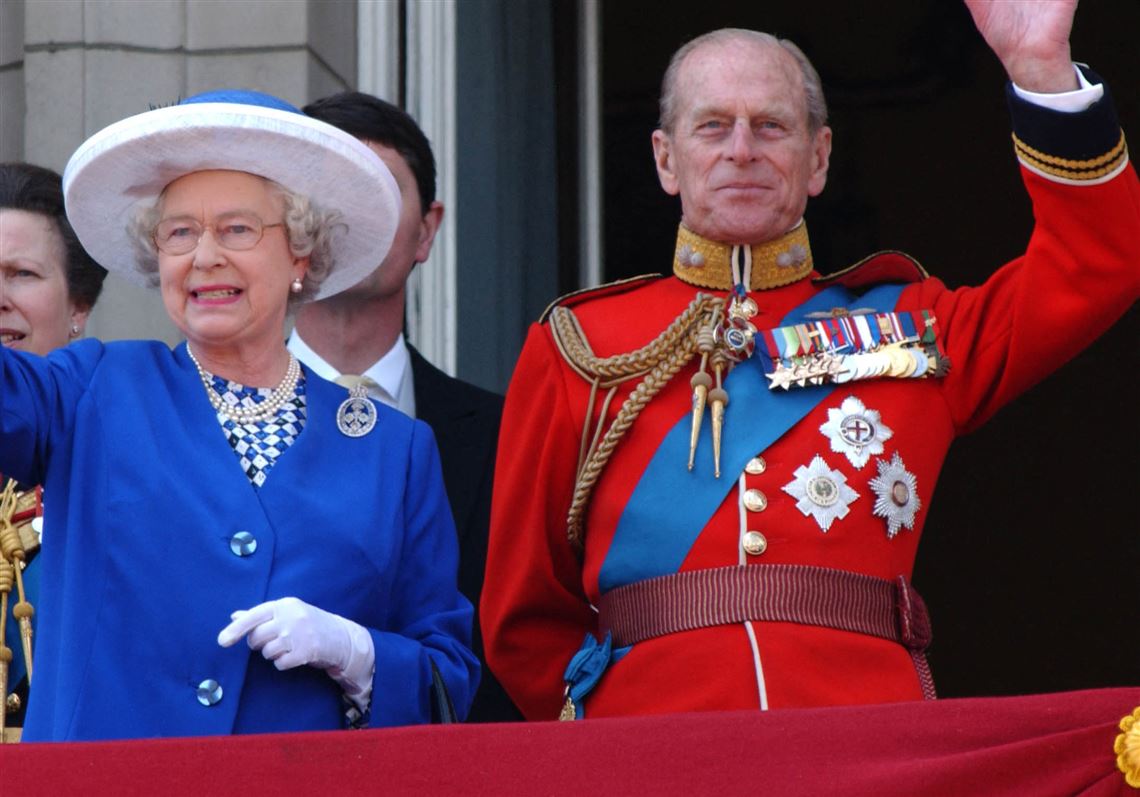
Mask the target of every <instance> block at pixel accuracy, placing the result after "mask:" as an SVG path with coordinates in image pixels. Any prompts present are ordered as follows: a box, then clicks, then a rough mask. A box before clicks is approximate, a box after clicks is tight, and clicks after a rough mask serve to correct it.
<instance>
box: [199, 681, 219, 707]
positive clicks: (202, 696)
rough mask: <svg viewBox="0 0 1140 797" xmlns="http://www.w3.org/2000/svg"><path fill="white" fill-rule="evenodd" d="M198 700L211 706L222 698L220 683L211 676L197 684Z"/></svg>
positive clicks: (204, 704)
mask: <svg viewBox="0 0 1140 797" xmlns="http://www.w3.org/2000/svg"><path fill="white" fill-rule="evenodd" d="M197 695H198V702H199V703H201V704H202V705H203V706H213V705H215V704H217V703H219V702H221V699H222V685H221V684H219V683H218V682H217V681H215V680H214V679H213V678H207V679H206V680H205V681H202V683H200V684H198V690H197Z"/></svg>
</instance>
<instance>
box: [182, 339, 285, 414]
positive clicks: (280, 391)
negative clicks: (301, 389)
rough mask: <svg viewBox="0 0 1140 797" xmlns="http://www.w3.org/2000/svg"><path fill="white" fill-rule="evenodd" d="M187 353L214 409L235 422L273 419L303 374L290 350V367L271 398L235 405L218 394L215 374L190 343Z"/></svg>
mask: <svg viewBox="0 0 1140 797" xmlns="http://www.w3.org/2000/svg"><path fill="white" fill-rule="evenodd" d="M186 353H187V354H189V355H190V359H191V360H192V361H193V363H194V367H195V368H197V369H198V377H199V378H200V379H201V380H202V386H203V387H204V388H206V395H207V396H208V397H209V399H210V404H211V405H212V406H213V407H214V411H215V412H218V413H219V414H221V415H225V416H226V417H227V418H229V419H230V420H232V421H234V422H235V423H264V422H265V421H269V420H272V419H273V418H274V417H275V416H276V415H277V411H278V410H280V409H281V407H282V405H284V404H285V402H286V401H288V400H289V399H291V398H292V397H293V394H294V393H295V392H296V390H297V380H298V379H299V378H300V376H301V365H300V363H299V362H297V358H296V357H294V356H293V353H292V352H289V367H288V368H286V369H285V376H284V378H282V380H281V382H280V384H278V385H277V387H275V388H274V389H273V392H272V393H270V394H269V398H267V399H265V401H262V402H261V403H259V404H257V405H256V406H254V407H242V406H233V405H230V404H227V403H226V402H225V401H224V400H223V399H222V397H221V396H220V395H218V391H216V390H214V384H213V381H214V377H213V374H211V373H210V372H209V371H207V370H206V369H205V368H203V367H202V364H201V363H200V362H198V358H197V357H195V356H194V351H193V350H192V349H191V348H190V345H189V344H187V345H186Z"/></svg>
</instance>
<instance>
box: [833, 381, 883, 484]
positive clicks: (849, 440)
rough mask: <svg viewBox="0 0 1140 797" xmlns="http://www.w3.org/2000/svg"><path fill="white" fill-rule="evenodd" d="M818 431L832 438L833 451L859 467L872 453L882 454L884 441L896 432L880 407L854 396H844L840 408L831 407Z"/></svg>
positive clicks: (864, 463) (865, 462)
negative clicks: (864, 402) (885, 418)
mask: <svg viewBox="0 0 1140 797" xmlns="http://www.w3.org/2000/svg"><path fill="white" fill-rule="evenodd" d="M819 431H820V432H822V433H823V436H824V437H826V438H827V439H828V440H830V441H831V450H832V451H834V452H835V453H837V454H843V455H844V456H846V457H847V459H848V460H849V461H850V462H851V464H852V465H854V466H855V467H856V468H861V467H863V466H864V465H866V464H867V460H869V459H870V458H871V456H872V455H873V454H882V453H883V443H884V442H885V441H887V440H890V439H891V435H893V434H894V432H892V431H891V429H890V428H889V427H888V426H887V425H886V424H885V423H883V420H882V417H881V416H880V415H879V412H878V410H869V409H867V408H866V407H864V406H863V402H862V401H860V400H859V399H857V398H855V397H854V396H848V397H847V398H845V399H843V403H842V404H840V405H839V409H829V410H828V411H827V423H825V424H823V425H822V426H820V427H819Z"/></svg>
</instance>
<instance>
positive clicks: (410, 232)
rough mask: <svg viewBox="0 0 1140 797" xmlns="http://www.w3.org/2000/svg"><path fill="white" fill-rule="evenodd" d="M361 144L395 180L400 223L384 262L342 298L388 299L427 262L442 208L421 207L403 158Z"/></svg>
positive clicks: (385, 148)
mask: <svg viewBox="0 0 1140 797" xmlns="http://www.w3.org/2000/svg"><path fill="white" fill-rule="evenodd" d="M364 143H365V144H367V145H368V148H369V149H370V150H372V151H373V152H375V153H376V154H377V155H379V156H380V159H381V160H382V161H384V164H385V165H386V166H387V167H388V169H389V171H391V172H392V176H393V177H395V178H396V185H397V186H399V188H400V199H401V200H402V202H403V206H402V209H401V210H400V223H399V224H398V225H397V226H396V237H395V238H394V239H392V248H391V249H389V250H388V255H387V257H385V258H384V262H383V263H382V264H381V266H380V268H378V269H376V270H375V271H373V272H372V273H371V274H369V275H368V276H367V277H365V278H364V279H362V280H361V281H360V282H358V283H357V284H356V285H354V286H353V287H351V288H349V289H348V290H347V291H345V296H346V297H349V296H355V297H362V296H367V297H369V298H378V297H388V296H393V295H395V294H397V293H401V292H402V291H403V290H404V283H405V282H407V280H408V275H409V274H411V272H412V268H413V267H414V266H415V265H416V263H422V262H423V261H425V260H427V257H428V254H429V253H430V252H431V245H432V242H433V241H434V240H435V232H436V230H437V229H439V223H440V221H441V220H442V218H443V205H441V204H440V203H439V202H433V203H432V206H431V207H430V208H424V207H421V200H420V191H419V187H418V186H417V185H416V176H415V174H413V173H412V170H411V168H410V167H409V166H408V164H407V162H406V161H405V160H404V157H403V156H402V155H401V154H400V153H399V152H398V151H396V150H395V149H393V148H392V147H388V146H385V145H384V144H378V143H377V142H375V141H367V140H366V141H365V142H364Z"/></svg>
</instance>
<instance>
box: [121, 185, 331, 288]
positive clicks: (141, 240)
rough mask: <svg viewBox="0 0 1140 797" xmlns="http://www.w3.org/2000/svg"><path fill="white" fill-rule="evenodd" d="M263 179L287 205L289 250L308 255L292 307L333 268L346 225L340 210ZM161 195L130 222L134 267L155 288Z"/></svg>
mask: <svg viewBox="0 0 1140 797" xmlns="http://www.w3.org/2000/svg"><path fill="white" fill-rule="evenodd" d="M262 179H263V180H265V182H266V184H267V185H268V186H269V190H270V193H272V194H273V195H275V196H279V197H281V201H282V205H283V207H284V218H283V219H282V222H283V223H284V224H285V230H286V232H287V234H288V236H289V250H290V251H291V252H292V253H293V256H294V257H306V256H308V258H309V269H308V271H307V272H306V273H305V279H304V288H303V289H302V290H301V292H300V293H290V294H289V305H290V306H292V305H295V304H298V303H300V302H304V301H307V300H309V299H311V298H312V297H313V295H314V294H315V293H316V292H317V289H318V288H319V287H320V285H321V283H322V282H324V280H325V277H327V276H328V275H329V272H330V271H332V267H333V259H332V247H333V242H334V240H335V239H336V236H337V235H340V234H342V233H343V232H344V230H345V229H346V228H345V225H344V224H343V223H341V221H340V213H339V212H338V211H335V210H321V209H320V208H319V207H317V206H316V205H315V204H314V203H313V202H312V201H311V200H310V199H309V198H308V197H307V196H304V195H303V194H298V193H296V192H295V191H290V190H289V189H288V188H286V187H285V186H283V185H281V184H280V183H277V182H274V181H273V180H270V179H268V178H264V177H263V178H262ZM164 193H165V192H164ZM162 198H163V194H160V195H159V197H158V200H157V201H156V202H155V203H154V205H152V206H150V207H147V208H141V209H140V210H139V211H138V212H137V213H136V214H135V216H134V218H133V219H132V220H131V222H130V224H129V225H128V229H129V231H130V234H131V240H132V241H133V242H134V245H135V267H136V268H137V269H138V270H139V271H140V272H141V273H142V274H143V275H145V276H146V278H147V281H148V282H149V284H150V285H151V286H152V287H157V286H158V247H157V246H155V244H154V228H155V226H157V224H158V222H159V220H160V219H161V217H162Z"/></svg>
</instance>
